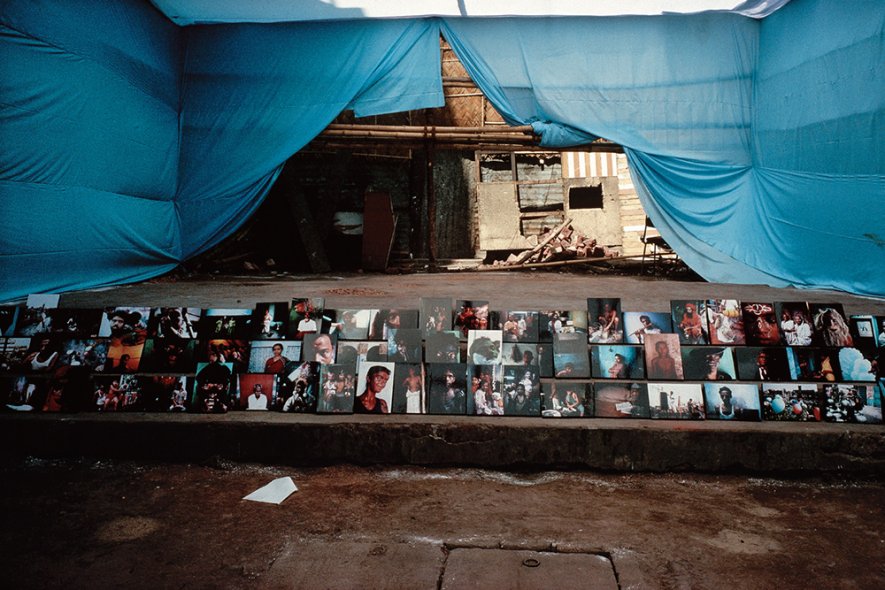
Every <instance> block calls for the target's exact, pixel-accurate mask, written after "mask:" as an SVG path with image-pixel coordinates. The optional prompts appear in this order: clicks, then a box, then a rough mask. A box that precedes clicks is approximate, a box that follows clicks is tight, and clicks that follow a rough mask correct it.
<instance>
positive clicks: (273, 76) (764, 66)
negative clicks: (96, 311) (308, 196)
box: [0, 0, 885, 300]
mask: <svg viewBox="0 0 885 590" xmlns="http://www.w3.org/2000/svg"><path fill="white" fill-rule="evenodd" d="M181 3H183V4H187V1H186V0H181ZM753 4H754V5H753V6H748V7H747V9H748V10H755V9H757V8H760V7H763V5H765V4H766V3H764V2H763V3H758V2H757V3H753ZM195 6H197V5H196V4H193V5H189V8H194V7H195ZM256 6H261V5H260V4H256ZM237 10H240V8H237ZM256 10H258V8H256ZM197 16H198V15H197ZM350 16H354V15H350ZM348 18H350V17H348ZM198 20H199V19H197V21H198ZM197 21H195V22H197ZM441 30H442V32H443V34H444V35H445V37H446V38H447V40H448V41H449V42H450V43H451V44H452V46H453V48H454V49H455V51H456V53H457V54H458V56H459V58H460V59H461V60H462V62H463V63H464V66H465V67H466V68H467V70H468V72H469V73H470V75H471V77H472V78H473V79H474V80H475V81H476V82H477V84H478V85H479V87H480V88H481V89H482V90H483V92H484V93H485V94H486V95H487V96H488V97H489V99H490V100H491V101H492V103H493V104H494V105H495V107H496V108H497V109H498V110H499V111H500V112H501V113H502V114H503V115H504V117H505V119H506V120H507V121H508V122H509V123H512V124H531V125H532V126H533V128H534V129H535V130H536V131H537V132H538V133H539V134H540V135H541V136H542V140H543V144H544V145H546V146H550V147H560V146H562V147H564V146H572V145H580V144H583V143H586V142H587V141H590V140H592V139H594V138H596V137H605V138H607V139H609V140H612V141H614V142H616V143H619V144H621V145H623V146H625V150H626V152H627V156H628V158H629V161H630V165H631V171H632V173H633V175H634V182H635V185H636V187H637V191H638V193H639V196H640V198H641V200H642V202H643V204H644V206H645V208H646V211H647V213H648V215H649V216H650V217H651V218H652V219H653V220H654V222H655V224H656V225H657V226H658V227H659V229H660V230H661V232H662V234H663V235H664V237H665V238H666V239H667V240H668V241H669V242H670V243H671V245H673V246H674V247H675V249H676V250H677V252H679V254H680V255H681V256H682V257H683V258H684V259H685V260H686V261H687V262H688V263H689V264H690V265H691V266H692V267H693V268H694V269H695V270H697V271H698V272H700V274H702V275H703V276H704V277H705V278H707V279H709V280H711V281H721V282H744V283H747V282H749V283H767V284H771V285H788V284H793V285H797V286H801V287H823V288H835V289H841V290H845V291H849V292H853V293H861V294H870V295H878V296H883V295H885V273H883V272H882V268H885V221H883V220H885V208H883V197H885V146H883V143H885V142H883V137H885V68H883V67H882V64H883V63H885V3H883V2H880V1H876V0H856V1H854V2H850V3H833V2H826V1H824V0H793V1H792V2H789V3H788V4H787V5H786V6H785V7H783V8H781V9H780V10H778V11H777V12H774V13H773V14H771V15H770V16H767V17H766V18H765V19H763V20H754V19H751V18H746V17H744V16H740V15H737V14H731V13H703V14H692V15H665V16H654V17H651V16H648V17H640V16H624V17H605V18H603V17H580V18H489V19H476V18H446V19H438V18H426V19H351V20H341V21H329V22H300V23H277V24H227V25H213V26H191V27H185V28H179V27H177V26H175V25H174V24H172V23H171V22H170V21H169V20H167V19H166V18H165V17H164V16H163V15H162V14H161V13H160V12H159V11H157V10H156V9H155V8H154V7H153V6H152V5H151V4H150V3H148V2H146V1H144V0H120V1H118V2H105V1H102V0H82V1H80V2H76V3H70V2H64V1H62V0H31V1H24V0H7V1H5V2H3V3H2V4H0V148H2V149H0V223H2V230H3V231H2V232H0V300H9V299H13V298H18V297H22V296H24V295H26V294H27V293H30V292H41V291H43V292H45V291H59V290H71V289H78V288H87V287H94V286H99V285H108V284H114V283H120V282H128V281H133V280H140V279H144V278H147V277H150V276H154V275H157V274H161V273H163V272H165V271H167V270H169V269H170V268H172V267H174V265H175V264H176V263H178V262H180V261H182V260H184V259H186V258H187V257H189V256H193V255H195V254H197V253H199V252H202V251H204V250H205V249H207V248H209V247H211V246H212V245H214V244H216V243H218V242H219V241H220V240H221V239H223V238H224V237H226V236H228V235H230V233H231V232H232V231H234V230H235V229H236V228H237V227H239V226H240V225H241V224H242V223H243V222H244V221H245V220H246V219H247V218H248V216H249V215H251V214H252V212H253V211H254V210H255V209H256V208H257V207H258V205H259V204H260V202H261V200H262V199H263V197H264V196H265V195H266V193H267V191H268V190H269V188H270V186H271V185H272V184H273V182H274V180H275V179H276V177H277V175H278V174H279V171H280V169H281V166H282V164H283V162H285V160H286V159H287V158H288V157H290V156H291V155H292V154H294V153H295V152H297V151H298V150H299V149H300V148H302V147H303V146H304V145H305V144H306V143H308V142H309V141H310V140H311V139H312V138H313V137H314V136H315V135H317V134H318V133H319V132H320V131H321V130H322V129H323V128H324V127H326V125H328V123H330V122H331V121H332V120H333V119H334V118H335V116H337V115H338V114H339V113H340V112H341V111H342V110H344V109H347V108H352V109H354V111H355V112H356V114H357V115H368V114H374V113H382V112H392V111H400V110H411V109H419V108H427V107H435V106H441V105H442V104H443V94H442V84H441V78H440V64H439V58H440V56H439V34H440V31H441Z"/></svg>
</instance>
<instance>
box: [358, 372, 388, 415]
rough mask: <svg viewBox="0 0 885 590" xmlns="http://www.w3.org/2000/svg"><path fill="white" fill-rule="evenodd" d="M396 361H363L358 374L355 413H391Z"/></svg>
mask: <svg viewBox="0 0 885 590" xmlns="http://www.w3.org/2000/svg"><path fill="white" fill-rule="evenodd" d="M395 368H396V367H395V365H394V363H363V364H362V365H361V366H360V369H359V373H358V374H357V396H356V398H354V400H353V413H354V414H389V413H390V408H391V406H392V405H393V384H394V380H395V378H396V375H395Z"/></svg>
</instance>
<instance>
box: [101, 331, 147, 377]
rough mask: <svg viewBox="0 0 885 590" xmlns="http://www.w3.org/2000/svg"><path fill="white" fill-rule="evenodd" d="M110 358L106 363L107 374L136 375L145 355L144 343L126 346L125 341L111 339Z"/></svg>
mask: <svg viewBox="0 0 885 590" xmlns="http://www.w3.org/2000/svg"><path fill="white" fill-rule="evenodd" d="M110 341H111V344H110V346H109V347H108V358H107V361H106V362H105V368H104V370H105V373H135V372H136V371H138V366H139V364H141V356H142V354H143V353H144V342H145V341H141V342H139V343H137V344H124V342H125V340H119V339H115V338H111V339H110Z"/></svg>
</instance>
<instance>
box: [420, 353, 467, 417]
mask: <svg viewBox="0 0 885 590" xmlns="http://www.w3.org/2000/svg"><path fill="white" fill-rule="evenodd" d="M427 382H428V384H427V403H426V404H425V405H426V407H427V413H428V414H457V415H464V414H466V413H467V365H466V364H463V363H439V364H432V365H427Z"/></svg>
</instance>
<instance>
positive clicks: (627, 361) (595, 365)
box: [590, 344, 645, 379]
mask: <svg viewBox="0 0 885 590" xmlns="http://www.w3.org/2000/svg"><path fill="white" fill-rule="evenodd" d="M642 352H643V351H642V347H641V346H630V345H627V344H594V345H592V346H591V347H590V359H591V364H592V373H593V376H594V377H596V378H599V379H645V361H644V359H643V354H642Z"/></svg>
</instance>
